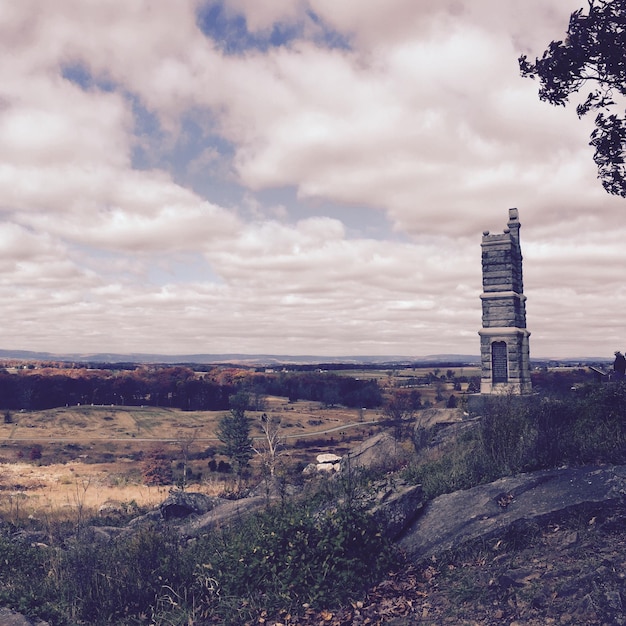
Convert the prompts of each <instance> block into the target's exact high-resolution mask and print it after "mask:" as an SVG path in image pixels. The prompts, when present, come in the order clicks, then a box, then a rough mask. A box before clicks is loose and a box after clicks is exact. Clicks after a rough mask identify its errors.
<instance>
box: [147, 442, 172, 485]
mask: <svg viewBox="0 0 626 626" xmlns="http://www.w3.org/2000/svg"><path fill="white" fill-rule="evenodd" d="M141 475H142V476H143V480H144V482H145V483H146V485H153V486H160V485H171V484H172V480H173V479H174V475H173V472H172V463H171V460H170V458H169V457H168V455H167V453H166V452H165V450H163V449H162V448H155V449H154V450H152V451H151V452H149V453H148V454H146V455H145V457H144V459H143V461H142V463H141Z"/></svg>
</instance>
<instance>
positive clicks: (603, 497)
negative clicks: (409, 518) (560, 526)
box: [398, 466, 626, 561]
mask: <svg viewBox="0 0 626 626" xmlns="http://www.w3.org/2000/svg"><path fill="white" fill-rule="evenodd" d="M625 501H626V467H625V466H617V467H581V468H561V469H553V470H543V471H539V472H532V473H528V474H520V475H518V476H509V477H506V478H501V479H500V480H497V481H495V482H492V483H489V484H487V485H480V486H478V487H473V488H472V489H467V490H464V491H456V492H454V493H450V494H445V495H442V496H439V497H438V498H435V499H434V500H432V501H431V502H429V503H428V504H427V505H426V506H425V507H424V509H423V512H422V514H421V515H420V516H419V517H418V518H417V520H416V521H415V522H414V523H413V524H411V526H410V527H409V528H407V529H406V531H405V532H404V534H403V535H402V537H401V538H400V539H399V541H398V543H399V546H400V547H401V548H402V549H403V550H404V551H405V552H406V554H407V556H408V557H409V558H410V559H412V560H414V561H421V560H423V559H426V558H428V557H430V556H433V555H435V554H437V553H440V552H444V551H447V550H451V549H454V548H457V547H459V546H461V545H463V544H464V543H467V542H470V541H474V540H479V539H480V540H484V539H488V538H492V537H497V536H502V535H504V534H505V533H506V532H507V531H511V530H512V531H513V532H517V531H516V529H517V530H520V529H521V530H520V532H521V531H523V529H525V528H526V529H527V528H529V527H533V526H536V525H538V524H541V525H544V524H547V523H549V522H550V521H553V520H557V519H558V518H559V517H560V516H562V515H563V514H565V513H568V514H569V513H571V512H574V511H576V510H584V511H587V512H593V511H595V512H596V513H594V514H600V513H601V512H602V511H609V510H610V509H611V508H612V507H614V506H616V505H622V504H624V502H625ZM590 514H591V513H590Z"/></svg>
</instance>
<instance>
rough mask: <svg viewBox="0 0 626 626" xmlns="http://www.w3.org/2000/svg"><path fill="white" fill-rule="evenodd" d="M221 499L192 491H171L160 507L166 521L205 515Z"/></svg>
mask: <svg viewBox="0 0 626 626" xmlns="http://www.w3.org/2000/svg"><path fill="white" fill-rule="evenodd" d="M217 502H219V498H214V497H211V496H207V495H206V494H204V493H195V492H191V491H179V490H175V491H171V492H170V494H169V496H168V497H167V498H166V499H165V500H164V501H163V502H162V503H161V504H160V505H159V510H160V511H161V516H162V517H163V519H164V520H170V519H173V518H182V517H189V516H190V515H203V514H204V513H206V512H207V511H210V510H211V509H212V508H213V507H214V506H215V505H216V503H217Z"/></svg>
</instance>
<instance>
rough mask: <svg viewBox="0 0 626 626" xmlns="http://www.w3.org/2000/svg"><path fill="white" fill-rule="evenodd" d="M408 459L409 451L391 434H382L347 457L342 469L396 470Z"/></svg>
mask: <svg viewBox="0 0 626 626" xmlns="http://www.w3.org/2000/svg"><path fill="white" fill-rule="evenodd" d="M407 457H408V453H407V451H406V450H405V449H404V448H403V447H402V446H401V444H400V442H398V440H397V439H395V438H394V437H393V436H392V435H391V434H390V433H388V432H382V433H379V434H378V435H374V436H373V437H370V438H369V439H366V440H365V441H364V442H363V443H362V444H361V445H359V446H357V447H356V448H355V449H354V450H352V451H351V452H350V454H349V455H347V456H345V457H344V458H343V459H342V461H341V469H342V470H343V471H347V470H349V469H357V468H358V469H378V470H387V469H394V468H396V467H398V465H401V464H402V463H403V462H404V461H405V460H406V459H407Z"/></svg>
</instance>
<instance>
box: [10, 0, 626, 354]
mask: <svg viewBox="0 0 626 626" xmlns="http://www.w3.org/2000/svg"><path fill="white" fill-rule="evenodd" d="M583 4H585V3H584V2H582V0H527V1H526V2H524V3H523V7H522V6H521V5H520V3H519V2H518V1H516V0H471V2H470V1H460V0H359V1H358V2H357V0H272V1H271V2H259V0H223V1H220V0H209V1H206V2H205V1H201V0H195V1H193V0H188V1H187V0H178V1H176V2H174V1H172V0H107V1H106V2H102V1H101V0H55V1H54V2H50V1H49V0H20V1H19V2H15V1H14V0H0V49H1V55H2V63H1V64H0V210H1V221H0V267H1V274H0V316H1V319H2V325H1V328H2V330H1V331H0V348H5V349H24V350H43V351H50V352H70V351H71V352H103V351H106V352H144V353H165V354H191V353H224V352H229V353H230V352H237V353H250V354H252V353H269V354H281V355H286V354H294V355H296V354H315V355H326V356H337V355H406V356H419V355H428V354H439V353H464V354H478V352H479V338H478V334H477V331H478V330H479V329H480V327H481V303H480V298H479V296H480V293H481V267H480V242H481V237H482V232H483V230H490V231H491V232H499V231H501V230H502V229H503V228H504V227H506V222H507V219H508V208H509V207H517V208H518V209H519V212H520V221H521V223H522V231H521V236H522V248H523V254H524V279H525V293H526V295H527V296H528V301H527V315H528V327H529V329H530V331H531V332H532V336H531V340H530V341H531V344H530V345H531V356H534V357H546V356H555V357H567V356H580V355H585V356H607V357H610V356H611V355H612V353H613V351H614V350H617V349H624V348H626V281H625V280H624V270H625V269H626V246H625V245H624V242H625V241H626V201H625V200H622V199H619V198H614V197H611V196H608V195H607V194H606V193H605V192H604V191H603V189H602V187H601V185H600V183H599V182H598V181H597V180H596V169H595V165H594V163H593V161H592V148H590V147H589V146H588V141H589V138H588V135H589V131H590V124H591V121H592V120H583V121H580V120H578V119H577V117H576V113H575V110H574V107H572V108H571V109H564V108H559V109H557V108H554V107H551V106H550V105H548V104H545V103H542V102H540V101H539V100H538V98H537V85H536V83H534V82H533V81H531V80H528V79H522V78H520V76H519V70H518V64H517V58H518V56H519V55H520V54H521V53H526V54H529V55H530V56H531V57H532V58H534V57H535V56H537V55H540V54H541V53H542V52H543V50H544V49H545V47H546V45H547V44H548V43H549V41H550V40H551V39H554V38H559V37H561V36H562V34H563V33H564V32H565V29H566V27H567V22H568V18H569V14H570V13H571V11H573V10H575V9H577V8H579V7H581V6H583Z"/></svg>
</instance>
